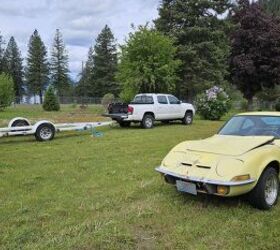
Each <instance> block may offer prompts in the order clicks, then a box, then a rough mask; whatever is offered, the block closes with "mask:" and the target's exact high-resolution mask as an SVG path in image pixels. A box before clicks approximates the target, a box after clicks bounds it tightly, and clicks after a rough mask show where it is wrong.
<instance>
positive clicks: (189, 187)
mask: <svg viewBox="0 0 280 250" xmlns="http://www.w3.org/2000/svg"><path fill="white" fill-rule="evenodd" d="M176 187H177V190H178V191H180V192H185V193H189V194H193V195H197V190H196V185H195V184H193V183H191V182H185V181H179V180H177V181H176Z"/></svg>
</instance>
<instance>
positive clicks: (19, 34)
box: [0, 0, 159, 75]
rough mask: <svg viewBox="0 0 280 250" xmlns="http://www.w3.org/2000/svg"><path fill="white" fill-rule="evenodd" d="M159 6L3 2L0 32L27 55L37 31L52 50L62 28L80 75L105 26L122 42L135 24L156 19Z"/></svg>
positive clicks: (140, 0)
mask: <svg viewBox="0 0 280 250" xmlns="http://www.w3.org/2000/svg"><path fill="white" fill-rule="evenodd" d="M158 5H159V0H126V1H124V0H67V1H62V0H40V1H38V0H13V1H11V0H1V5H0V19H1V22H0V31H1V33H2V34H4V36H5V38H6V40H8V39H9V37H10V36H12V35H13V36H14V37H15V38H16V40H17V42H18V44H19V45H20V49H21V50H22V54H23V55H24V56H25V55H26V51H27V44H28V41H29V37H30V35H31V34H32V33H33V31H34V29H35V28H36V29H38V31H39V33H40V35H41V37H42V39H43V41H44V42H45V43H46V45H47V47H49V48H50V46H51V44H52V41H53V36H54V33H55V29H57V28H59V29H60V30H61V32H62V33H63V38H64V40H65V43H66V47H67V50H68V51H69V60H70V61H69V66H70V71H71V72H72V74H71V75H77V73H78V72H79V71H80V70H81V64H82V61H85V60H86V56H87V51H88V48H89V47H90V46H91V45H93V44H94V42H95V39H96V37H97V35H98V34H99V32H100V31H101V30H102V28H103V27H104V26H105V25H106V24H108V25H109V26H110V27H111V29H112V31H113V33H114V35H115V37H116V39H117V41H118V42H119V43H122V42H123V41H124V38H125V37H126V36H127V34H128V32H129V31H131V24H132V23H134V24H135V25H139V24H145V23H146V22H148V21H149V22H151V21H152V20H153V19H155V18H156V16H157V7H158Z"/></svg>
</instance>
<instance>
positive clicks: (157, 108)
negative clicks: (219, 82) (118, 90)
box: [104, 94, 195, 129]
mask: <svg viewBox="0 0 280 250" xmlns="http://www.w3.org/2000/svg"><path fill="white" fill-rule="evenodd" d="M194 114H195V109H194V107H193V105H191V104H189V103H183V102H182V101H180V100H179V99H178V98H176V97H175V96H173V95H169V94H138V95H136V96H135V98H134V99H133V101H132V102H131V103H130V104H125V103H111V104H109V106H108V113H106V114H104V116H106V117H110V118H112V119H113V120H115V121H117V122H118V123H119V124H120V126H121V127H128V126H130V124H131V122H134V123H137V122H140V123H141V126H142V127H143V128H147V129H148V128H152V127H153V126H154V122H155V121H162V122H164V123H168V122H169V121H173V120H181V121H182V122H183V124H186V125H189V124H191V123H192V121H193V116H194Z"/></svg>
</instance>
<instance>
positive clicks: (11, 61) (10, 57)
mask: <svg viewBox="0 0 280 250" xmlns="http://www.w3.org/2000/svg"><path fill="white" fill-rule="evenodd" d="M22 62H23V59H22V57H21V53H20V50H19V48H18V46H17V43H16V41H15V39H14V37H13V36H12V37H11V38H10V40H9V43H8V45H7V48H6V50H5V53H4V58H3V71H4V72H5V73H6V74H8V75H10V76H11V77H12V79H13V82H14V89H15V95H16V97H17V98H19V99H17V101H20V100H21V97H22V95H23V93H24V86H23V66H22Z"/></svg>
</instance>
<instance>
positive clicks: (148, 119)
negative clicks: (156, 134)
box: [141, 114, 155, 129]
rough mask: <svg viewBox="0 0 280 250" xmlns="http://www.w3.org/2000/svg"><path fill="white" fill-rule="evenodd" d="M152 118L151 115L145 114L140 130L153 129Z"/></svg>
mask: <svg viewBox="0 0 280 250" xmlns="http://www.w3.org/2000/svg"><path fill="white" fill-rule="evenodd" d="M154 121H155V119H154V117H153V116H152V115H151V114H146V115H144V117H143V119H142V122H141V126H142V128H145V129H150V128H153V127H154Z"/></svg>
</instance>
